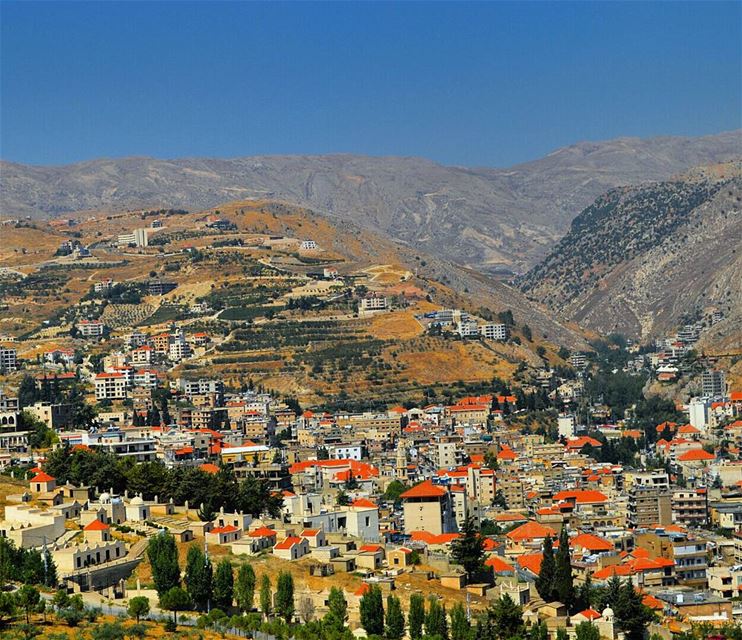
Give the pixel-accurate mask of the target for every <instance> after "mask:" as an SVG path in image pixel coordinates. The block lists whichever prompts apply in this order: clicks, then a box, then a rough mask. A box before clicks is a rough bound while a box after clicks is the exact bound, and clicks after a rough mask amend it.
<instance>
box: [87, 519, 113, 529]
mask: <svg viewBox="0 0 742 640" xmlns="http://www.w3.org/2000/svg"><path fill="white" fill-rule="evenodd" d="M110 528H111V527H109V526H108V525H107V524H106V523H105V522H101V521H100V520H93V521H92V522H89V523H88V524H86V525H85V528H84V529H83V530H84V531H108V529H110Z"/></svg>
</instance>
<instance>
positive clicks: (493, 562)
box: [484, 555, 515, 573]
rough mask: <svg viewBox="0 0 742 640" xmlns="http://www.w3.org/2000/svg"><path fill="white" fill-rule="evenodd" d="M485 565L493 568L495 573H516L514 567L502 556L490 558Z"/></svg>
mask: <svg viewBox="0 0 742 640" xmlns="http://www.w3.org/2000/svg"><path fill="white" fill-rule="evenodd" d="M484 564H485V565H487V566H488V567H492V570H493V571H494V572H495V573H515V569H514V568H513V566H512V565H511V564H508V563H507V562H505V560H503V559H502V558H501V557H500V556H496V555H493V556H490V557H489V558H487V559H486V560H485V561H484Z"/></svg>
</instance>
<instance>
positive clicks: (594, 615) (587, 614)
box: [577, 609, 600, 621]
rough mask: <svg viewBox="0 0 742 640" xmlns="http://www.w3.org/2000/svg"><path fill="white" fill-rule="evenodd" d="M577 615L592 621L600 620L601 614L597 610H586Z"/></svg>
mask: <svg viewBox="0 0 742 640" xmlns="http://www.w3.org/2000/svg"><path fill="white" fill-rule="evenodd" d="M577 615H578V616H582V617H583V618H587V619H588V620H591V621H592V620H597V619H598V618H600V614H599V613H598V612H597V611H596V610H595V609H585V610H584V611H580V612H579V613H578V614H577Z"/></svg>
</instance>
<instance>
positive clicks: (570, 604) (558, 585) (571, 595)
mask: <svg viewBox="0 0 742 640" xmlns="http://www.w3.org/2000/svg"><path fill="white" fill-rule="evenodd" d="M554 595H555V596H556V599H557V600H559V602H561V603H562V604H565V605H567V608H568V609H569V610H570V611H572V610H573V609H574V607H575V604H576V603H575V586H574V581H573V579H572V559H571V557H570V553H569V536H568V535H567V527H562V531H561V533H560V534H559V549H557V553H556V570H555V572H554Z"/></svg>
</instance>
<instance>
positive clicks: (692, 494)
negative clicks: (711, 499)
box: [670, 489, 709, 527]
mask: <svg viewBox="0 0 742 640" xmlns="http://www.w3.org/2000/svg"><path fill="white" fill-rule="evenodd" d="M670 503H671V506H672V521H673V523H674V524H681V525H683V526H687V527H705V526H706V525H707V524H708V520H709V510H708V492H707V491H706V489H695V490H680V491H673V493H672V498H671V501H670Z"/></svg>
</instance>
